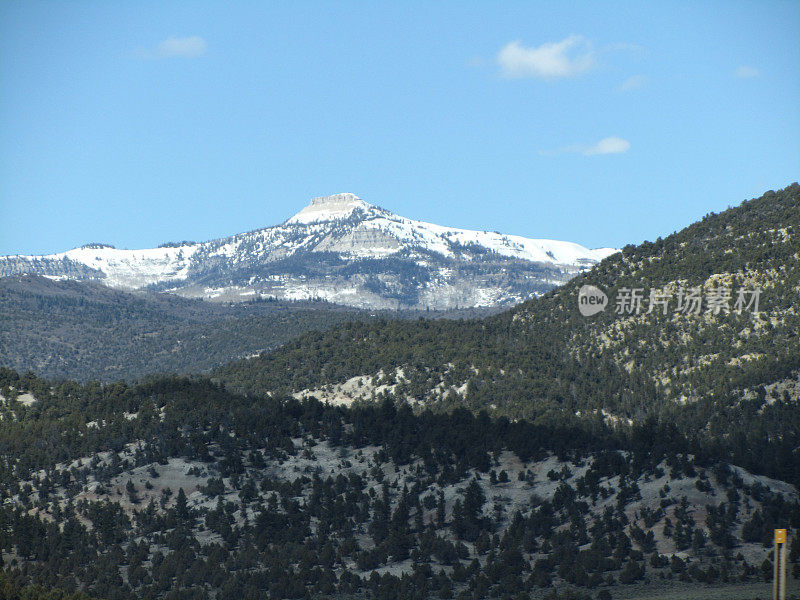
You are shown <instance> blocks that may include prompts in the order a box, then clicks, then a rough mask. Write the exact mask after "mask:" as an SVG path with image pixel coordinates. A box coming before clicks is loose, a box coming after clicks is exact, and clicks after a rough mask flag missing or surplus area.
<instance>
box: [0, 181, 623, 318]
mask: <svg viewBox="0 0 800 600" xmlns="http://www.w3.org/2000/svg"><path fill="white" fill-rule="evenodd" d="M613 252H615V250H613V249H608V248H603V249H598V250H588V249H586V248H584V247H582V246H579V245H578V244H573V243H570V242H559V241H553V240H533V239H527V238H522V237H519V236H506V235H502V234H499V233H493V232H479V231H467V230H462V229H453V228H448V227H442V226H439V225H433V224H429V223H423V222H420V221H414V220H411V219H406V218H404V217H400V216H398V215H395V214H393V213H391V212H389V211H387V210H384V209H382V208H379V207H377V206H373V205H371V204H368V203H366V202H364V201H363V200H361V199H360V198H358V197H356V196H354V195H353V194H338V195H334V196H327V197H322V198H315V199H313V200H312V201H311V204H310V205H309V206H307V207H306V208H304V209H303V210H301V211H300V212H299V213H297V214H296V215H294V216H293V217H291V218H290V219H288V220H287V221H286V222H284V223H283V224H281V225H278V226H275V227H267V228H265V229H259V230H256V231H251V232H248V233H242V234H238V235H234V236H231V237H228V238H223V239H219V240H213V241H210V242H204V243H199V244H198V243H189V242H182V243H180V244H169V245H165V246H164V247H159V248H152V249H145V250H118V249H116V248H113V247H111V246H106V245H103V244H89V245H87V246H83V247H81V248H76V249H73V250H69V251H67V252H62V253H59V254H53V255H48V256H6V257H0V276H6V275H12V274H18V273H34V274H38V275H43V276H46V277H55V278H68V279H80V280H94V281H100V282H103V283H105V284H106V285H109V286H111V287H119V288H125V289H138V288H142V287H151V288H153V289H156V290H162V291H171V292H174V293H177V294H179V295H182V296H187V297H194V298H204V299H218V300H242V299H245V300H246V299H251V298H253V297H259V296H262V297H263V296H267V297H275V298H279V299H289V300H297V299H312V298H323V299H326V300H329V301H332V302H336V303H339V304H346V305H351V306H357V307H363V308H389V309H396V308H422V309H425V308H431V309H441V310H447V309H451V308H458V307H470V306H494V305H509V304H513V303H516V302H519V301H521V300H524V299H526V298H529V297H531V296H533V295H537V294H541V293H543V292H545V291H547V290H549V289H551V288H552V287H553V286H555V285H558V284H560V283H563V282H564V281H566V280H568V279H569V278H570V277H573V276H574V275H575V274H577V273H579V272H580V271H582V270H585V269H586V268H589V267H591V266H592V265H594V264H596V263H597V262H598V261H600V260H602V259H603V258H605V257H606V256H608V255H609V254H611V253H613Z"/></svg>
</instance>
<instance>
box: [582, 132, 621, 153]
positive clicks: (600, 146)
mask: <svg viewBox="0 0 800 600" xmlns="http://www.w3.org/2000/svg"><path fill="white" fill-rule="evenodd" d="M630 147H631V143H630V142H629V141H628V140H623V139H622V138H618V137H614V136H612V137H607V138H603V139H602V140H600V141H599V142H597V143H596V144H595V145H594V146H590V147H588V148H586V149H584V150H583V152H582V154H583V155H584V156H594V155H595V154H622V153H623V152H627V151H628V150H629V149H630Z"/></svg>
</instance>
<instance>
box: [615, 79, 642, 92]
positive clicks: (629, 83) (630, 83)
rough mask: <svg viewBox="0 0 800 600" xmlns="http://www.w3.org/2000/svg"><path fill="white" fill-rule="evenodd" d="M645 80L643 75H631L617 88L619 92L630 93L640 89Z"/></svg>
mask: <svg viewBox="0 0 800 600" xmlns="http://www.w3.org/2000/svg"><path fill="white" fill-rule="evenodd" d="M646 81H647V79H646V78H645V76H644V75H633V76H631V77H628V78H627V79H626V80H625V81H623V82H622V83H621V84H620V86H619V91H620V92H630V91H632V90H637V89H639V88H640V87H642V86H643V85H644V84H645V82H646Z"/></svg>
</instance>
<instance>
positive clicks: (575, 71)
mask: <svg viewBox="0 0 800 600" xmlns="http://www.w3.org/2000/svg"><path fill="white" fill-rule="evenodd" d="M497 64H498V65H499V66H500V70H501V72H502V74H503V76H505V77H511V78H521V77H535V78H541V79H554V78H557V77H572V76H574V75H579V74H580V73H584V72H586V71H588V70H590V69H591V68H592V67H594V65H595V60H594V52H593V50H592V46H591V44H590V43H589V42H588V41H587V40H585V39H584V38H583V37H582V36H580V35H571V36H569V37H567V38H565V39H563V40H561V41H560V42H547V43H545V44H542V45H541V46H538V47H536V48H527V47H525V46H523V45H522V44H521V43H520V42H519V41H514V42H510V43H508V44H506V45H505V46H503V48H502V49H501V50H500V52H499V53H498V54H497Z"/></svg>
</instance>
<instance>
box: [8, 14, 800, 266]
mask: <svg viewBox="0 0 800 600" xmlns="http://www.w3.org/2000/svg"><path fill="white" fill-rule="evenodd" d="M798 30H800V2H796V1H791V2H767V1H764V2H731V1H725V2H631V3H626V2H615V3H609V2H602V3H598V2H585V3H582V2H569V3H567V2H563V3H560V2H559V3H554V2H525V3H521V2H519V3H518V2H505V3H497V2H485V3H481V2H473V3H463V2H435V3H429V2H424V3H423V2H419V3H416V2H391V3H389V2H338V3H333V2H297V3H295V2H280V3H278V2H274V3H269V2H252V3H250V2H240V3H221V2H220V3H202V2H168V3H163V2H152V3H148V2H135V3H134V2H122V3H120V2H64V3H55V2H46V3H38V2H8V1H7V2H3V3H2V4H0V254H13V253H23V254H28V253H46V252H55V251H61V250H66V249H68V248H71V247H75V246H78V245H81V244H83V243H87V242H107V243H111V244H114V245H116V246H117V247H120V248H142V247H150V246H154V245H157V244H158V243H161V242H165V241H176V240H196V241H202V240H206V239H211V238H216V237H222V236H226V235H230V234H233V233H238V232H241V231H247V230H251V229H256V228H259V227H263V226H267V225H273V224H277V223H280V222H282V221H283V220H285V219H286V218H288V217H289V216H291V215H292V214H294V213H295V212H297V211H298V210H300V208H302V207H303V206H304V205H305V204H306V203H307V201H308V199H309V198H311V197H313V196H319V195H327V194H332V193H337V192H353V193H356V194H358V195H359V196H361V197H362V198H364V199H365V200H367V201H369V202H372V203H374V204H378V205H380V206H383V207H385V208H388V209H390V210H393V211H394V212H397V213H399V214H402V215H404V216H407V217H411V218H416V219H421V220H426V221H431V222H435V223H439V224H443V225H451V226H457V227H464V228H469V229H481V230H496V231H501V232H504V233H513V234H518V235H524V236H528V237H545V238H553V239H563V240H570V241H576V242H579V243H581V244H584V245H586V246H590V247H598V246H620V245H623V244H625V243H629V242H634V243H636V242H640V241H642V240H644V239H654V238H655V237H657V236H659V235H662V236H663V235H668V234H669V233H671V232H672V231H674V230H677V229H681V228H682V227H684V226H685V225H687V224H689V223H691V222H693V221H695V220H696V219H697V218H699V217H701V216H702V215H703V214H705V213H707V212H709V211H719V210H724V209H725V208H726V207H728V206H729V205H735V204H738V203H739V202H740V201H741V200H744V199H746V198H751V197H756V196H759V195H761V194H762V193H763V192H764V191H766V190H768V189H778V188H781V187H784V186H786V185H788V184H789V183H791V182H793V181H796V180H798V179H800V36H798V35H797V31H798Z"/></svg>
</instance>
